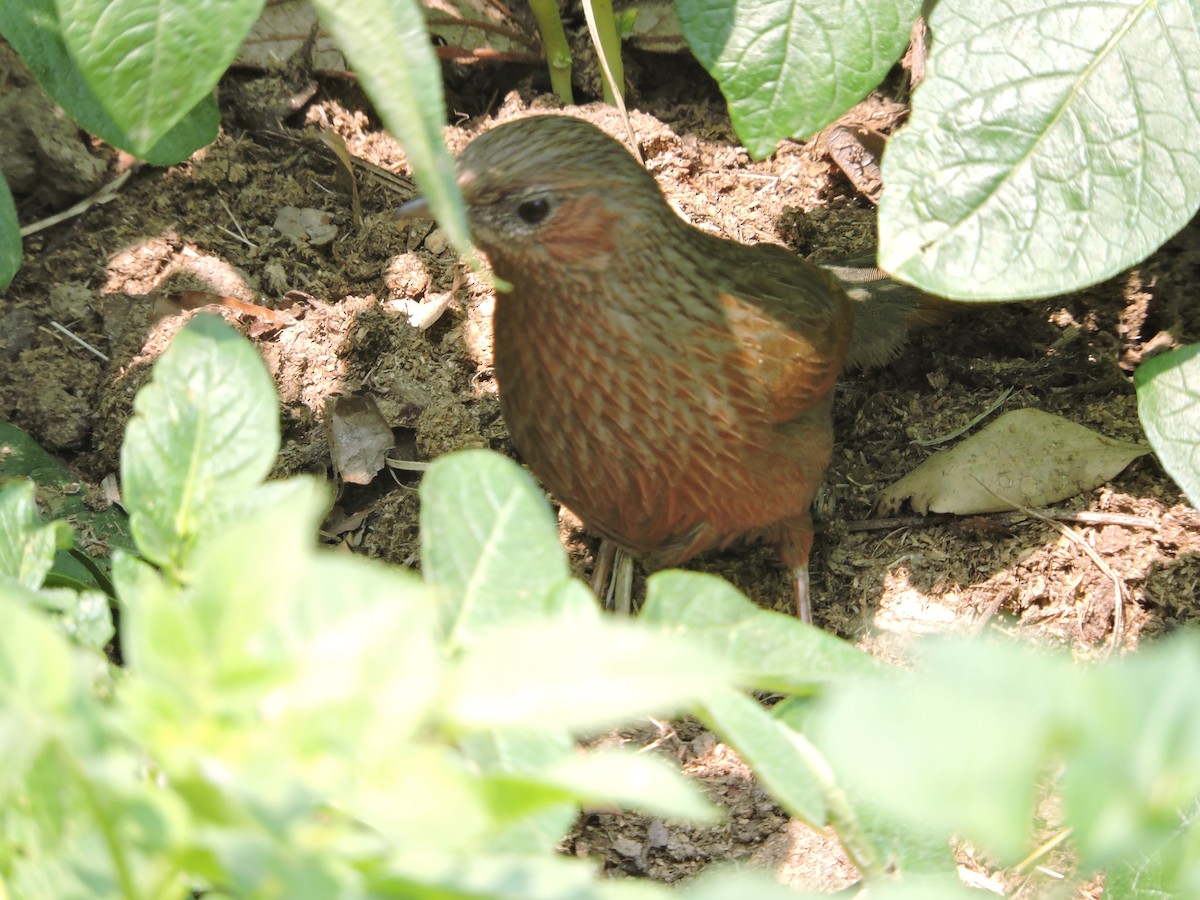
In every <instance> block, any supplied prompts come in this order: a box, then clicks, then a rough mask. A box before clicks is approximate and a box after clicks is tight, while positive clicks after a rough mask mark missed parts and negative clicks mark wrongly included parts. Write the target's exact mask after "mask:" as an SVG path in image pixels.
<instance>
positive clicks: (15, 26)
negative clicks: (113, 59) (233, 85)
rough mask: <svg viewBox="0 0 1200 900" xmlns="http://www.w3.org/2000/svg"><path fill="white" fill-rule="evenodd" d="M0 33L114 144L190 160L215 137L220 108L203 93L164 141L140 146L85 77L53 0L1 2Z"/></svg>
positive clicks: (80, 118)
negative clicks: (115, 118) (68, 47)
mask: <svg viewBox="0 0 1200 900" xmlns="http://www.w3.org/2000/svg"><path fill="white" fill-rule="evenodd" d="M0 33H2V34H3V35H4V37H5V39H7V40H8V42H9V43H10V44H12V45H13V47H14V48H15V49H16V51H17V52H18V53H20V54H21V59H22V60H24V62H25V64H26V65H27V66H29V69H30V71H32V72H33V74H34V77H35V78H37V80H38V82H39V83H40V84H41V85H42V87H43V88H45V90H46V92H47V93H48V94H50V96H51V97H53V98H54V100H55V102H57V103H58V104H60V105H61V106H62V107H63V109H65V110H66V112H67V115H69V116H70V117H71V118H72V119H74V120H75V121H76V122H78V123H79V125H80V126H81V127H83V128H85V129H86V130H88V131H90V132H91V133H92V134H94V135H96V136H97V137H99V138H101V139H102V140H104V141H106V142H107V143H109V144H112V145H113V146H114V147H120V148H121V149H122V150H128V151H129V152H130V153H135V154H137V155H138V156H140V157H142V158H143V159H145V160H146V161H148V162H150V163H153V164H154V165H159V166H166V165H171V164H172V163H177V162H179V161H180V160H184V159H187V158H188V157H189V156H191V155H192V153H193V152H194V151H195V150H197V149H199V148H200V147H203V146H205V145H207V144H210V143H212V141H213V140H214V139H215V138H216V136H217V127H218V125H219V124H220V112H219V111H218V109H217V103H216V100H215V99H214V98H213V96H212V94H211V92H209V93H207V94H205V95H204V96H203V97H201V99H200V100H199V101H198V102H197V103H195V104H194V105H193V106H192V108H191V109H190V110H187V111H186V114H185V115H184V116H183V117H182V119H180V120H179V121H178V123H177V124H175V126H174V127H173V128H171V130H170V131H168V132H167V133H166V134H165V135H164V136H163V137H162V139H161V140H159V141H158V142H157V143H156V144H155V145H154V146H152V147H150V148H148V149H139V148H138V146H137V145H136V141H135V140H134V138H132V137H131V136H130V135H129V133H128V131H127V130H126V129H125V128H123V127H122V126H120V125H118V124H117V123H116V121H115V120H114V119H113V117H112V116H110V115H109V113H108V111H107V110H106V109H105V108H104V105H103V104H102V103H101V102H100V101H99V100H98V99H97V97H96V95H95V93H93V91H92V89H91V87H89V86H88V84H87V83H86V82H85V81H84V77H83V75H82V73H81V72H80V71H79V68H78V66H76V64H75V60H74V59H73V58H72V56H71V54H70V52H69V51H68V50H67V46H66V43H65V42H64V40H63V35H62V27H61V24H60V20H59V12H58V9H57V8H56V7H55V4H54V0H21V2H20V3H3V4H0Z"/></svg>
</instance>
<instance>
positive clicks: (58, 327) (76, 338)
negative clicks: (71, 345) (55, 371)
mask: <svg viewBox="0 0 1200 900" xmlns="http://www.w3.org/2000/svg"><path fill="white" fill-rule="evenodd" d="M50 327H51V328H53V329H54V330H55V331H57V332H58V333H59V334H63V335H66V336H67V337H69V338H70V339H71V340H73V341H74V342H75V343H77V344H78V345H79V346H80V347H82V348H83V349H85V350H90V351H91V352H92V353H94V354H96V355H97V356H98V357H100V358H101V359H102V360H104V361H105V362H108V357H107V356H105V355H104V354H103V353H101V352H100V351H99V350H97V349H96V348H95V347H93V346H92V345H91V344H89V343H88V342H87V341H85V340H84V339H83V338H81V337H80V336H79V335H77V334H75V333H74V332H73V331H68V330H67V329H66V328H63V327H62V326H61V325H59V324H58V323H57V322H54V321H51V323H50Z"/></svg>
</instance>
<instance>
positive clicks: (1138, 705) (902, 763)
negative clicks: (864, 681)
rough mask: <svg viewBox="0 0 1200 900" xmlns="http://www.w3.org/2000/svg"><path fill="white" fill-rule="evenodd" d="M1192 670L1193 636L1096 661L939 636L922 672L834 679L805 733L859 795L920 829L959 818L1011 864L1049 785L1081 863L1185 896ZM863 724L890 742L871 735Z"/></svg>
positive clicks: (1197, 731) (1196, 673)
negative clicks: (1086, 663)
mask: <svg viewBox="0 0 1200 900" xmlns="http://www.w3.org/2000/svg"><path fill="white" fill-rule="evenodd" d="M1198 677H1200V641H1198V640H1197V635H1195V634H1184V635H1180V636H1177V637H1175V638H1172V639H1170V640H1166V641H1164V642H1162V643H1161V644H1160V645H1158V646H1155V647H1152V648H1149V649H1147V650H1144V651H1143V652H1141V653H1139V654H1137V655H1135V656H1132V657H1129V658H1127V659H1124V660H1121V661H1120V662H1119V663H1117V664H1115V665H1107V666H1093V667H1089V668H1081V667H1079V666H1077V665H1074V664H1073V663H1072V662H1071V661H1070V660H1068V659H1064V658H1060V657H1058V656H1050V655H1047V654H1044V653H1039V652H1037V651H1035V650H1031V649H1028V648H1020V647H1014V646H1010V645H1004V644H999V643H982V644H980V643H978V642H974V643H962V644H956V643H948V642H946V643H933V644H931V645H929V646H927V647H925V650H924V654H923V660H922V665H921V666H920V668H919V671H917V672H911V673H895V674H894V675H893V676H892V677H891V678H889V679H888V680H887V681H886V682H875V683H872V684H870V685H869V686H867V685H855V686H850V687H848V689H846V690H844V691H838V692H837V694H836V695H835V696H833V697H831V699H830V700H829V701H828V702H827V703H826V704H825V705H824V707H823V709H822V711H821V714H820V715H819V716H818V718H817V719H816V721H815V723H814V727H813V735H814V740H816V741H817V742H818V743H819V744H820V745H821V746H822V747H824V748H825V750H826V753H827V756H828V758H829V759H830V760H832V761H833V762H834V764H835V765H834V767H835V769H836V771H837V772H838V773H839V774H840V775H841V776H843V777H844V779H845V783H846V785H847V789H848V790H850V791H851V792H852V793H853V795H854V796H859V797H870V798H871V804H872V805H873V806H875V807H876V808H878V809H880V810H882V811H883V812H884V813H885V814H886V815H887V816H888V817H889V818H890V819H891V820H892V821H904V822H906V823H907V824H908V826H909V828H910V829H912V830H914V831H918V832H923V833H926V834H934V835H943V834H945V833H946V832H947V830H953V831H955V832H956V833H958V834H959V835H961V836H962V837H964V838H966V839H968V840H970V841H972V842H973V843H975V844H976V845H977V846H983V847H987V848H988V850H989V851H990V852H992V853H995V854H997V855H998V856H999V858H1000V860H1001V861H1002V862H1006V863H1009V864H1012V863H1015V862H1016V861H1017V860H1018V859H1020V858H1021V857H1022V856H1024V855H1025V853H1026V852H1027V851H1028V849H1029V846H1030V844H1029V841H1030V820H1031V816H1032V812H1033V810H1034V808H1035V805H1036V804H1037V802H1038V801H1039V799H1041V798H1042V797H1044V796H1045V792H1046V790H1047V789H1048V786H1049V789H1052V790H1053V791H1054V792H1055V794H1057V795H1058V796H1059V797H1060V798H1061V801H1062V814H1063V824H1064V825H1066V826H1068V827H1070V828H1071V829H1072V842H1073V848H1074V852H1075V853H1076V855H1077V857H1078V859H1079V864H1080V867H1081V871H1083V872H1090V871H1095V870H1097V869H1102V868H1108V867H1114V868H1115V870H1116V871H1117V872H1118V873H1120V874H1119V875H1118V880H1117V882H1114V884H1118V883H1129V880H1130V879H1140V880H1141V882H1142V884H1143V885H1149V884H1156V885H1157V886H1158V888H1159V889H1161V890H1162V891H1163V892H1164V893H1163V894H1159V895H1158V896H1177V897H1191V896H1196V891H1197V889H1198V888H1200V863H1198V860H1200V857H1197V856H1196V854H1195V852H1194V850H1195V848H1196V846H1197V840H1198V837H1197V827H1196V815H1195V810H1196V809H1197V802H1198V798H1200V705H1198V701H1197V699H1196V694H1195V691H1194V689H1193V686H1194V684H1195V683H1196V679H1197V678H1198ZM863 723H870V729H871V730H872V732H873V733H875V734H877V735H886V739H877V740H865V739H864V732H865V726H864V724H863ZM1109 895H1110V896H1114V897H1124V896H1127V895H1126V894H1123V893H1120V892H1112V891H1111V890H1110V892H1109Z"/></svg>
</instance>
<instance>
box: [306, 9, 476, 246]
mask: <svg viewBox="0 0 1200 900" xmlns="http://www.w3.org/2000/svg"><path fill="white" fill-rule="evenodd" d="M313 6H314V7H315V8H316V10H317V14H318V15H319V16H320V17H321V21H322V23H324V25H325V27H326V28H328V29H329V33H330V34H331V35H333V39H334V41H336V42H337V45H338V46H339V47H340V48H341V49H342V50H343V51H344V52H345V54H346V58H347V59H349V60H350V64H351V65H352V66H353V67H354V71H355V73H356V74H357V75H358V81H359V84H361V85H362V87H363V90H365V91H366V92H367V96H368V97H370V98H371V103H372V104H373V105H374V107H375V109H376V110H378V112H379V115H380V116H381V117H382V118H383V123H384V124H385V125H386V126H387V127H388V130H389V131H391V132H392V133H393V134H394V135H396V137H397V138H399V139H400V143H401V144H403V145H404V152H405V154H406V155H407V156H408V161H409V164H410V165H411V166H412V168H413V175H414V177H415V178H416V181H417V185H418V186H419V187H420V189H421V194H422V195H423V196H424V197H425V198H426V199H427V200H428V201H429V206H430V208H431V209H432V210H433V213H434V215H435V216H437V220H438V222H439V223H440V224H441V226H442V227H443V228H444V229H445V230H446V234H447V235H448V236H449V238H450V241H451V243H452V244H454V246H455V247H457V248H458V250H459V251H460V252H461V253H463V254H464V255H468V256H471V255H472V254H473V251H472V250H471V237H470V232H469V231H468V228H467V213H466V208H465V207H464V205H463V200H462V193H461V192H460V191H459V189H458V179H457V176H456V174H455V170H454V160H453V159H451V157H450V154H449V152H448V151H447V150H446V143H445V141H444V140H443V139H442V127H443V126H444V125H445V123H446V103H445V99H444V97H443V95H442V68H441V66H440V65H439V63H438V61H437V57H436V56H435V55H434V53H433V48H432V46H431V45H430V42H429V35H428V33H427V32H426V29H425V19H424V16H423V14H422V12H421V6H420V5H419V4H418V3H417V2H416V0H314V2H313Z"/></svg>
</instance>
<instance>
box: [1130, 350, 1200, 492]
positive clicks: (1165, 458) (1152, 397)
mask: <svg viewBox="0 0 1200 900" xmlns="http://www.w3.org/2000/svg"><path fill="white" fill-rule="evenodd" d="M1133 383H1134V384H1135V385H1136V386H1137V398H1138V416H1139V417H1140V418H1141V420H1142V427H1143V428H1145V429H1146V436H1147V437H1148V438H1149V439H1150V445H1151V446H1152V447H1153V448H1154V452H1155V453H1156V454H1157V455H1158V459H1159V461H1160V462H1161V463H1162V465H1163V468H1164V469H1166V470H1167V472H1169V473H1170V475H1171V477H1172V478H1174V479H1175V483H1176V484H1178V485H1179V486H1180V487H1181V488H1182V489H1183V492H1184V493H1185V494H1187V497H1188V500H1189V501H1191V504H1192V506H1200V344H1192V345H1190V346H1187V347H1180V348H1179V349H1178V350H1172V351H1171V352H1169V353H1163V354H1161V355H1159V356H1154V357H1151V358H1150V359H1148V360H1146V361H1145V362H1144V363H1142V364H1141V365H1140V366H1138V367H1137V371H1136V372H1134V373H1133Z"/></svg>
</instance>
